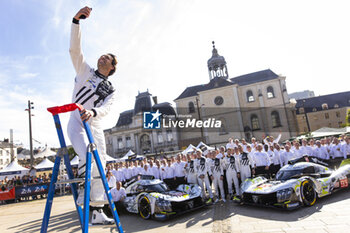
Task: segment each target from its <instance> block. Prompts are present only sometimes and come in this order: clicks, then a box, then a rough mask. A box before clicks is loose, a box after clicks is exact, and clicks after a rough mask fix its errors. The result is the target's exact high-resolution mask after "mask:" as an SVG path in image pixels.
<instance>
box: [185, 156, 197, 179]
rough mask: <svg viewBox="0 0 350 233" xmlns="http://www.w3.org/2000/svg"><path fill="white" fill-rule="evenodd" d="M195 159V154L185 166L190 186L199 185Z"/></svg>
mask: <svg viewBox="0 0 350 233" xmlns="http://www.w3.org/2000/svg"><path fill="white" fill-rule="evenodd" d="M195 157H196V156H195V155H194V154H191V158H190V160H188V162H187V164H186V165H185V171H186V180H187V183H189V184H198V180H197V169H196V162H195V159H196V158H195Z"/></svg>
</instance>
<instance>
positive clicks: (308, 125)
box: [302, 100, 310, 133]
mask: <svg viewBox="0 0 350 233" xmlns="http://www.w3.org/2000/svg"><path fill="white" fill-rule="evenodd" d="M305 102H306V100H302V103H303V109H304V115H305V120H306V125H307V129H308V133H309V132H310V124H309V118H308V117H307V113H306V108H305Z"/></svg>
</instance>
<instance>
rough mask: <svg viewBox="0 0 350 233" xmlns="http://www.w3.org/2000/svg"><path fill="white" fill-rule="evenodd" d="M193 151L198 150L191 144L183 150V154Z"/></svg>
mask: <svg viewBox="0 0 350 233" xmlns="http://www.w3.org/2000/svg"><path fill="white" fill-rule="evenodd" d="M193 151H196V147H195V146H194V145H192V144H190V145H189V146H188V147H187V148H186V149H185V150H184V151H182V152H181V154H183V155H186V154H188V153H192V152H193Z"/></svg>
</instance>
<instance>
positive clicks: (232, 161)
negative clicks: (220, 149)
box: [230, 155, 236, 170]
mask: <svg viewBox="0 0 350 233" xmlns="http://www.w3.org/2000/svg"><path fill="white" fill-rule="evenodd" d="M235 161H236V159H235V157H234V156H233V155H231V157H230V168H231V169H234V170H236V168H235Z"/></svg>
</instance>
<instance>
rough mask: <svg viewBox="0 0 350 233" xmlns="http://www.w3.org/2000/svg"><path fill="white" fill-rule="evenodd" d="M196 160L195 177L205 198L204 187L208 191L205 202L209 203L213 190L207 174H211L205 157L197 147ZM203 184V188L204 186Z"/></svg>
mask: <svg viewBox="0 0 350 233" xmlns="http://www.w3.org/2000/svg"><path fill="white" fill-rule="evenodd" d="M197 161H198V164H197V166H196V173H197V179H198V184H199V186H200V187H201V188H202V195H203V197H204V198H205V197H206V195H205V188H206V189H207V190H208V192H209V200H208V201H207V203H211V202H212V199H213V192H212V190H211V186H210V183H209V178H208V174H209V176H211V175H212V173H211V170H210V164H209V163H208V162H207V159H206V158H205V157H203V156H202V152H201V151H200V150H199V149H198V150H197ZM204 184H205V188H204Z"/></svg>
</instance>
